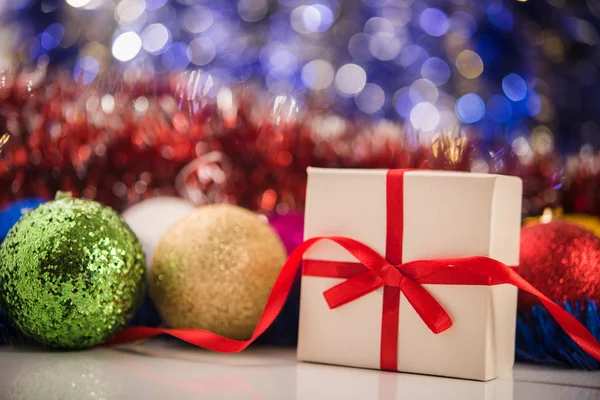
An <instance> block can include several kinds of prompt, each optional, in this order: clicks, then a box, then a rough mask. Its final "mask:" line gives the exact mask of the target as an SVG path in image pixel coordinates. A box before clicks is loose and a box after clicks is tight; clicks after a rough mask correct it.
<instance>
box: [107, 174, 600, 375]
mask: <svg viewBox="0 0 600 400" xmlns="http://www.w3.org/2000/svg"><path fill="white" fill-rule="evenodd" d="M403 174H404V171H399V170H391V171H389V172H388V179H387V193H388V195H387V240H386V257H385V258H384V257H382V256H381V255H379V254H378V253H377V252H376V251H374V250H372V249H371V248H370V247H368V246H366V245H365V244H363V243H361V242H359V241H356V240H354V239H350V238H346V237H340V236H331V237H315V238H312V239H308V240H306V241H305V242H304V243H302V244H301V245H300V246H298V248H296V250H294V251H293V252H292V254H291V255H290V257H289V258H288V260H287V261H286V263H285V264H284V266H283V268H282V270H281V272H280V274H279V276H278V278H277V280H276V281H275V284H274V286H273V289H272V290H271V294H270V296H269V298H268V300H267V303H266V305H265V308H264V310H263V313H262V315H261V317H260V319H259V321H258V324H257V326H256V328H255V330H254V333H253V334H252V336H251V337H250V338H249V339H248V340H234V339H230V338H226V337H223V336H220V335H217V334H215V333H212V332H208V331H205V330H202V329H163V328H148V327H131V328H126V329H124V330H122V331H121V332H120V333H118V334H117V336H116V337H115V338H114V339H113V340H111V341H110V342H109V344H117V343H124V342H132V341H137V340H141V339H145V338H149V337H152V336H156V335H160V334H168V335H171V336H174V337H176V338H179V339H181V340H184V341H186V342H188V343H191V344H193V345H196V346H199V347H203V348H206V349H208V350H213V351H218V352H223V353H231V352H238V351H241V350H243V349H245V348H246V347H248V346H249V345H250V344H251V343H252V342H254V340H256V338H257V337H259V336H260V335H261V334H262V333H263V332H264V331H265V330H266V329H267V328H268V327H269V326H270V325H271V323H272V322H273V321H274V320H275V317H276V316H277V315H278V314H279V312H280V311H281V308H282V307H283V304H284V303H285V300H286V298H287V295H288V293H289V291H290V289H291V286H292V283H293V281H294V277H295V275H296V271H297V269H298V265H299V264H300V262H301V261H302V256H303V255H304V253H305V252H306V251H307V250H308V249H309V248H310V247H311V246H312V245H313V244H314V243H315V242H317V241H320V240H330V241H332V242H334V243H337V244H338V245H340V246H342V247H343V248H344V249H346V250H347V251H348V252H349V253H350V254H351V255H352V256H354V258H356V259H357V261H358V262H359V263H358V264H357V263H340V262H331V261H315V260H305V261H304V269H303V274H304V275H310V276H321V277H337V278H344V279H346V280H345V281H344V282H341V283H339V284H337V285H335V286H333V287H332V288H330V289H328V290H327V291H325V293H324V296H325V300H326V301H327V303H328V304H329V306H330V308H336V307H340V306H342V305H344V304H346V303H349V302H351V301H353V300H355V299H357V298H359V297H362V296H364V295H366V294H369V293H371V292H373V291H375V290H377V289H379V288H381V287H383V288H384V296H383V312H382V329H381V350H380V354H381V357H380V364H381V368H382V369H386V370H397V367H396V366H397V354H398V351H397V350H398V321H399V310H400V292H402V293H404V295H405V297H406V299H407V300H408V301H409V303H410V304H411V305H412V306H413V308H414V309H415V311H416V312H417V313H418V314H419V316H420V317H421V319H422V320H423V322H424V323H425V324H426V325H427V326H428V327H429V329H431V331H432V332H434V333H441V332H443V331H444V330H446V329H448V328H450V327H451V326H452V320H451V319H450V317H449V316H448V314H447V313H446V311H445V310H444V309H443V308H442V306H441V305H440V304H439V303H438V302H437V300H435V298H433V296H431V294H429V292H427V290H426V289H425V288H423V287H422V286H421V285H422V284H427V283H433V284H443V285H500V284H510V285H513V286H516V287H517V288H519V289H520V290H523V291H525V292H528V293H530V294H532V295H534V296H535V297H537V298H538V299H539V301H540V302H541V303H542V304H543V305H544V306H545V307H546V308H547V309H548V311H549V312H550V314H551V315H552V316H553V317H554V319H555V320H556V321H557V322H558V323H559V325H560V326H561V327H562V328H563V329H564V330H565V332H566V333H567V334H568V335H569V336H570V337H571V339H573V341H575V343H577V344H578V345H579V346H580V347H581V348H582V349H583V350H584V351H585V352H586V353H588V354H589V355H590V356H592V357H593V358H595V359H596V360H598V361H600V343H598V341H597V340H596V339H595V338H594V336H593V335H592V334H591V333H590V332H588V330H587V329H585V327H584V326H583V325H581V324H580V323H579V322H578V321H577V320H576V319H575V318H573V317H572V316H571V315H570V314H569V313H567V312H566V311H565V310H563V309H562V308H560V307H559V306H558V305H556V304H555V303H554V302H552V301H551V300H550V299H549V298H547V297H546V296H545V295H544V294H542V293H541V292H540V291H538V290H537V289H535V288H534V287H533V286H532V285H531V284H529V283H528V282H527V281H526V280H524V279H523V278H522V277H521V276H519V274H517V273H516V272H515V271H514V270H513V269H512V268H510V267H508V266H506V265H504V264H502V263H501V262H499V261H496V260H493V259H491V258H487V257H468V258H460V259H446V260H423V261H413V262H409V263H405V264H402V238H403V236H402V234H403V215H404V213H403V211H404V210H403V203H404V200H403V198H402V193H403V190H402V188H403Z"/></svg>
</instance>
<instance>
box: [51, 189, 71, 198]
mask: <svg viewBox="0 0 600 400" xmlns="http://www.w3.org/2000/svg"><path fill="white" fill-rule="evenodd" d="M72 198H73V193H71V192H63V191H62V190H59V191H57V192H56V196H54V200H63V199H72Z"/></svg>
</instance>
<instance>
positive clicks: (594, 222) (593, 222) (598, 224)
mask: <svg viewBox="0 0 600 400" xmlns="http://www.w3.org/2000/svg"><path fill="white" fill-rule="evenodd" d="M556 220H563V221H568V222H571V223H573V224H575V225H579V226H581V227H582V228H585V229H587V230H590V231H592V232H594V233H595V234H596V236H598V237H600V218H598V217H594V216H592V215H587V214H563V212H562V209H561V208H558V209H556V210H551V209H549V208H546V209H545V210H544V213H543V214H542V215H541V216H539V217H531V218H527V219H525V221H524V223H523V226H530V225H535V224H538V223H548V222H550V221H556Z"/></svg>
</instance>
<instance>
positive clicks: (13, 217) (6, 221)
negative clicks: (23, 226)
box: [0, 198, 45, 242]
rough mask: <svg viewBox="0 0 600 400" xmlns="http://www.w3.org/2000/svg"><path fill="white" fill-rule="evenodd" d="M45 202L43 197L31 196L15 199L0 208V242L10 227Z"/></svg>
mask: <svg viewBox="0 0 600 400" xmlns="http://www.w3.org/2000/svg"><path fill="white" fill-rule="evenodd" d="M44 202H45V200H44V199H40V198H31V199H24V200H19V201H15V202H13V203H10V204H8V205H7V206H6V207H4V208H2V210H0V242H1V241H2V240H4V238H5V237H6V235H7V234H8V231H9V230H10V228H12V227H13V226H14V225H15V224H16V223H17V221H18V220H19V219H20V218H21V217H22V216H23V215H24V214H26V213H28V212H29V211H31V210H33V209H34V208H36V207H37V206H39V205H40V204H43V203H44Z"/></svg>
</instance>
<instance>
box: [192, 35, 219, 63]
mask: <svg viewBox="0 0 600 400" xmlns="http://www.w3.org/2000/svg"><path fill="white" fill-rule="evenodd" d="M216 54H217V50H216V48H215V44H214V42H213V41H212V40H210V38H207V37H199V38H196V39H194V40H192V41H191V43H190V45H189V46H188V51H187V55H188V56H189V57H190V61H191V62H192V63H193V64H195V65H198V66H203V65H206V64H208V63H210V62H211V61H212V60H213V59H214V58H215V55H216Z"/></svg>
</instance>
